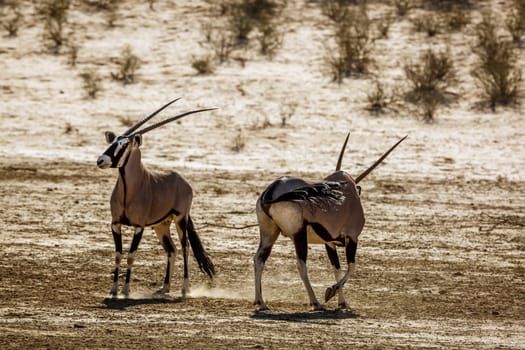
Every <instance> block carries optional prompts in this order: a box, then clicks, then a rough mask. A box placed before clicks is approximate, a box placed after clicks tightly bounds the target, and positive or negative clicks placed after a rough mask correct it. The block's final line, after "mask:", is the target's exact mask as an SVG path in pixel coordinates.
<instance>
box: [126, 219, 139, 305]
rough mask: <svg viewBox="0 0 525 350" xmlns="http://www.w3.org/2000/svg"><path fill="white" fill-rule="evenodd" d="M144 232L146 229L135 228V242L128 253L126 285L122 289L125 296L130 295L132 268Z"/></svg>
mask: <svg viewBox="0 0 525 350" xmlns="http://www.w3.org/2000/svg"><path fill="white" fill-rule="evenodd" d="M143 232H144V227H135V234H134V235H133V240H132V241H131V247H130V248H129V252H128V261H127V262H128V269H127V271H126V283H125V284H124V288H123V289H122V294H124V295H125V296H128V295H129V282H130V280H131V268H132V267H133V263H134V262H135V253H136V251H137V249H138V248H139V244H140V240H141V239H142V233H143Z"/></svg>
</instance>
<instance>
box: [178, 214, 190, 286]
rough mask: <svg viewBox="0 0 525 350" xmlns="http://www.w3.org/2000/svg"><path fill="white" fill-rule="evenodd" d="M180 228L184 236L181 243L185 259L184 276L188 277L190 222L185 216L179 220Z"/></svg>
mask: <svg viewBox="0 0 525 350" xmlns="http://www.w3.org/2000/svg"><path fill="white" fill-rule="evenodd" d="M179 226H180V229H181V231H182V236H181V237H180V244H181V246H182V258H183V260H184V278H185V279H186V278H188V276H189V272H188V223H187V222H186V218H183V219H182V220H181V221H180V222H179Z"/></svg>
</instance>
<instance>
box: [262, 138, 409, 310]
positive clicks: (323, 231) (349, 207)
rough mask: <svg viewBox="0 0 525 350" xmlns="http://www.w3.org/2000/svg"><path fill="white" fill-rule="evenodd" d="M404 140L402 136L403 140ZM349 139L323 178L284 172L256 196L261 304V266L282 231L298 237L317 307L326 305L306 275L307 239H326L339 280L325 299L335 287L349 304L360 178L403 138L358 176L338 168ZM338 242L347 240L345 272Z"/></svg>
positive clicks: (359, 221) (360, 216) (359, 222)
mask: <svg viewBox="0 0 525 350" xmlns="http://www.w3.org/2000/svg"><path fill="white" fill-rule="evenodd" d="M403 140H404V138H403V139H402V140H401V141H403ZM347 141H348V136H347V138H346V141H345V143H344V145H343V148H342V149H341V153H340V155H339V161H338V164H337V167H336V171H335V172H334V173H332V174H331V175H329V176H327V177H325V178H324V179H323V180H322V181H321V182H319V183H308V182H306V181H304V180H302V179H298V178H280V179H278V180H276V181H274V182H273V183H271V184H270V185H269V186H268V187H267V188H266V189H265V191H264V192H263V193H262V194H261V196H260V197H259V199H258V200H257V204H256V214H257V220H258V223H259V233H260V241H259V247H258V249H257V252H256V254H255V257H254V267H255V304H256V305H258V306H259V309H260V310H266V309H268V306H267V305H266V303H265V302H264V299H263V297H262V272H263V270H264V265H265V262H266V260H267V259H268V257H269V255H270V253H271V250H272V247H273V245H274V243H275V242H276V240H277V238H278V237H279V235H280V234H283V235H284V236H286V237H289V238H290V239H291V240H292V241H293V243H294V247H295V252H296V257H297V266H298V269H299V274H300V276H301V279H302V281H303V283H304V285H305V288H306V291H307V293H308V297H309V299H310V305H311V306H312V307H313V308H314V309H315V310H321V309H324V306H323V305H322V304H321V303H319V301H318V300H317V297H316V296H315V293H314V291H313V289H312V286H311V283H310V280H309V277H308V272H307V268H306V259H307V255H308V244H324V245H325V247H326V251H327V254H328V257H329V259H330V262H331V263H332V266H333V268H334V274H335V278H336V281H337V283H336V284H335V285H333V286H331V287H329V288H327V290H326V293H325V302H326V301H328V300H330V299H331V298H332V297H333V296H335V294H336V293H337V294H338V299H339V307H340V308H346V307H347V306H348V305H347V303H346V301H345V299H344V296H343V292H342V287H343V285H344V284H345V283H346V281H347V280H348V278H349V277H350V275H351V274H352V272H353V270H354V266H355V256H356V251H357V243H358V238H359V235H360V234H361V232H362V230H363V227H364V224H365V216H364V212H363V208H362V206H361V199H360V197H359V190H358V188H357V186H356V184H357V183H358V182H359V181H360V180H361V179H363V178H364V177H365V176H366V175H367V174H368V173H370V172H371V171H372V170H373V169H374V168H375V167H376V166H377V165H378V164H379V163H380V162H381V161H382V160H383V159H384V158H385V157H386V156H387V155H388V154H389V153H390V152H391V151H392V150H393V149H394V148H395V147H396V146H397V145H398V144H399V143H400V142H401V141H399V142H398V143H397V144H396V145H394V146H393V147H392V148H391V149H390V150H389V151H388V152H386V153H385V154H384V155H383V156H382V157H381V158H380V159H379V160H378V161H376V162H375V163H374V165H372V166H371V167H370V168H369V169H367V170H366V171H365V172H363V173H362V174H361V175H360V176H358V177H357V179H356V180H354V179H353V178H352V177H351V176H350V175H349V174H348V173H346V172H344V171H340V170H339V169H340V166H341V160H342V156H343V153H344V149H345V147H346V142H347ZM337 246H344V247H345V253H346V260H347V270H346V273H345V274H344V276H342V277H341V269H340V265H339V258H338V255H337V251H336V247H337Z"/></svg>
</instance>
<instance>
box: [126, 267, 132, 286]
mask: <svg viewBox="0 0 525 350" xmlns="http://www.w3.org/2000/svg"><path fill="white" fill-rule="evenodd" d="M130 279H131V269H128V271H126V284H128V283H129V280H130Z"/></svg>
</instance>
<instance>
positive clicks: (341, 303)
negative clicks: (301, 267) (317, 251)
mask: <svg viewBox="0 0 525 350" xmlns="http://www.w3.org/2000/svg"><path fill="white" fill-rule="evenodd" d="M325 248H326V253H327V254H328V258H329V259H330V263H331V264H332V267H333V269H334V276H335V281H336V282H339V281H340V280H341V265H340V263H339V256H338V255H337V250H336V247H335V246H330V245H328V244H325ZM337 297H338V302H337V305H338V307H339V309H347V308H348V304H347V303H346V300H345V296H344V294H343V288H342V287H341V288H339V290H338V291H337Z"/></svg>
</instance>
